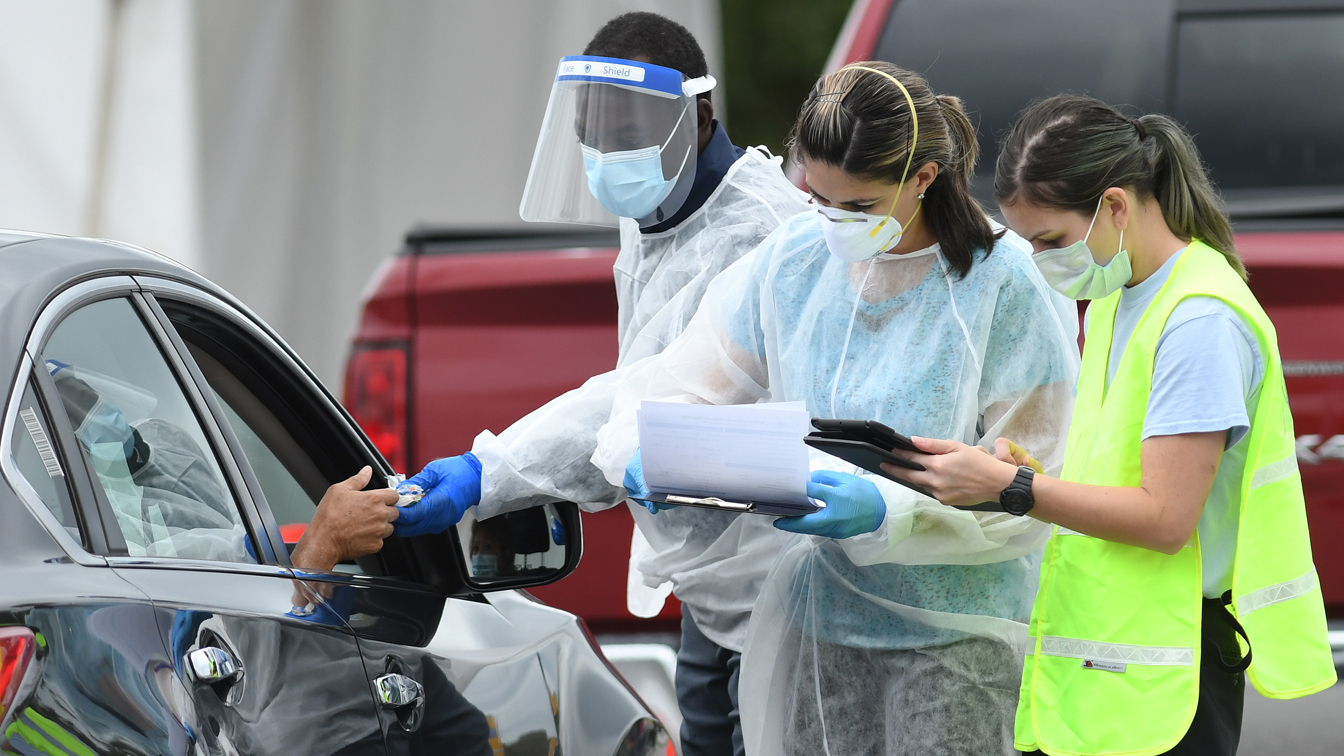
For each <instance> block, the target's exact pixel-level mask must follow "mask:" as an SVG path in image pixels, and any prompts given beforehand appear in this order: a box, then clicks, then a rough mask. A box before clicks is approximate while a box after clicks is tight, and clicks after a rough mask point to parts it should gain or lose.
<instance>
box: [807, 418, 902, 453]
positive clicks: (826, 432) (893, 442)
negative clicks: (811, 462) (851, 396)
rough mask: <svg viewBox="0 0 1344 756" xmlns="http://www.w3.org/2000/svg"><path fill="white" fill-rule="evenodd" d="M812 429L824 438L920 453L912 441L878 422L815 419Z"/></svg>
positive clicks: (813, 419) (889, 449)
mask: <svg viewBox="0 0 1344 756" xmlns="http://www.w3.org/2000/svg"><path fill="white" fill-rule="evenodd" d="M812 427H813V428H816V429H817V430H818V431H819V433H818V434H817V435H819V436H821V437H822V438H851V439H854V440H855V441H867V442H868V443H870V444H872V445H874V446H877V447H880V448H882V449H886V450H888V451H894V450H896V449H900V450H901V451H908V452H918V451H919V449H917V448H916V447H915V445H914V443H913V442H911V441H910V439H908V438H906V437H905V436H902V435H901V434H899V433H897V432H896V431H894V430H892V429H891V428H888V427H887V426H885V425H883V424H882V423H879V422H877V421H876V420H838V419H834V418H828V417H814V418H812Z"/></svg>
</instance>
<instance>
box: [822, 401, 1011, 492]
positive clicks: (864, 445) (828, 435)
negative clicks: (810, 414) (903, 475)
mask: <svg viewBox="0 0 1344 756" xmlns="http://www.w3.org/2000/svg"><path fill="white" fill-rule="evenodd" d="M812 427H813V428H816V429H817V430H816V431H815V432H813V433H809V434H808V435H807V436H805V437H804V438H803V443H805V444H807V445H808V446H811V447H812V448H814V449H819V450H821V451H824V452H826V453H827V454H830V455H831V456H833V457H839V458H840V459H843V460H845V461H846V462H848V463H850V464H851V465H854V466H856V467H860V468H862V469H864V470H867V471H868V472H870V473H873V474H874V475H881V476H882V477H884V478H886V479H887V480H890V481H893V482H895V483H899V484H901V485H903V486H905V487H906V488H909V489H910V490H912V491H915V492H916V493H920V494H923V495H925V496H928V497H929V498H930V499H932V498H934V496H933V494H931V493H929V492H928V491H926V490H925V489H924V488H923V487H922V486H919V485H917V484H915V483H911V482H910V481H908V480H901V479H900V478H898V477H896V476H895V475H892V474H891V473H889V472H887V471H886V470H883V469H882V467H881V465H882V463H883V462H886V463H888V464H892V465H896V466H898V467H904V468H906V469H907V470H919V471H923V470H924V466H923V465H921V464H919V463H918V462H911V461H910V460H908V459H906V458H905V457H901V456H897V455H896V454H894V453H893V451H894V450H896V449H900V450H901V451H908V452H918V451H919V449H918V448H917V447H916V446H915V445H914V443H913V442H911V441H910V439H908V438H906V437H905V436H903V435H901V434H900V433H897V432H896V431H894V430H892V429H891V428H888V427H887V426H885V425H883V424H882V423H879V422H877V421H876V420H837V419H831V418H822V417H814V418H812ZM957 509H963V510H967V511H971V512H1002V511H1003V505H1002V504H1000V503H999V502H997V501H986V502H982V503H980V504H976V505H974V506H970V507H957Z"/></svg>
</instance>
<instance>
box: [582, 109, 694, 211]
mask: <svg viewBox="0 0 1344 756" xmlns="http://www.w3.org/2000/svg"><path fill="white" fill-rule="evenodd" d="M685 117H686V111H685V110H682V112H681V116H679V117H678V119H677V124H674V125H673V127H672V133H671V134H669V135H668V141H669V142H670V141H671V140H672V135H675V134H676V133H677V128H676V126H677V125H679V124H680V123H681V118H685ZM692 146H693V145H687V147H686V154H685V155H683V156H682V159H681V165H680V166H678V167H677V171H676V173H674V174H673V175H672V176H671V177H670V178H663V150H665V149H667V142H664V143H663V144H662V145H661V146H659V145H654V146H652V147H643V148H640V149H638V150H618V151H615V152H598V151H597V149H596V148H594V147H589V146H588V145H579V147H580V149H581V150H582V151H583V170H584V172H586V173H587V174H588V191H590V192H592V193H593V196H594V197H596V198H597V201H598V202H600V203H601V204H602V207H605V208H606V209H608V210H610V211H611V212H612V213H613V214H615V215H619V216H621V217H622V218H636V219H638V218H645V217H648V216H649V215H652V214H653V211H654V210H657V209H658V205H660V204H662V202H663V200H665V199H667V197H668V195H670V194H672V189H673V188H675V187H676V185H677V179H678V178H679V177H680V176H681V172H682V170H683V169H684V168H685V167H686V161H687V160H688V159H689V158H690V156H691V147H692Z"/></svg>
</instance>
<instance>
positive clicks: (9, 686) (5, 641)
mask: <svg viewBox="0 0 1344 756" xmlns="http://www.w3.org/2000/svg"><path fill="white" fill-rule="evenodd" d="M36 646H37V637H36V635H35V634H34V633H33V631H32V630H29V629H28V628H26V627H0V722H3V721H4V720H5V715H6V714H8V713H9V707H10V706H11V705H13V703H14V696H15V695H17V694H18V692H19V686H21V685H23V674H24V672H26V671H27V670H28V663H29V662H31V661H32V660H33V653H34V650H35V648H36Z"/></svg>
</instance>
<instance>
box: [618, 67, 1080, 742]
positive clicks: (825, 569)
mask: <svg viewBox="0 0 1344 756" xmlns="http://www.w3.org/2000/svg"><path fill="white" fill-rule="evenodd" d="M792 150H793V154H794V156H795V159H797V160H799V162H800V164H801V166H802V168H803V170H804V173H805V176H806V180H807V184H808V187H809V189H810V190H811V193H812V196H813V200H814V203H815V205H816V207H814V208H813V209H811V210H808V211H806V212H804V213H801V214H799V215H796V216H794V217H793V218H791V219H789V220H787V221H785V223H784V224H783V225H782V226H781V227H780V228H778V229H777V230H776V231H775V232H774V233H773V234H771V235H770V236H769V237H768V238H767V239H766V240H765V242H764V243H763V244H762V245H761V246H760V247H758V248H757V249H756V250H755V251H753V252H751V253H750V254H748V255H747V256H746V257H744V258H743V259H741V260H740V261H738V262H737V263H735V264H734V265H733V266H732V267H730V268H729V269H728V270H726V271H725V272H724V273H722V274H720V276H719V277H718V278H717V279H715V281H714V282H713V283H712V284H711V285H710V288H709V290H708V292H707V293H706V295H705V298H704V299H703V300H702V303H701V306H700V308H699V310H698V311H697V312H696V315H695V317H694V318H693V319H692V321H691V323H690V325H689V326H688V328H687V330H686V331H685V332H684V333H683V334H682V335H681V336H680V337H679V338H678V339H677V340H676V341H675V342H673V343H672V344H671V345H670V346H669V347H668V349H667V350H666V351H664V352H663V353H662V354H661V355H659V356H658V357H657V358H654V359H652V360H650V361H648V362H646V363H644V364H642V365H641V366H639V368H638V369H637V370H635V371H632V373H631V375H629V376H628V377H627V379H626V380H625V381H624V382H623V383H622V385H621V387H620V389H619V391H618V396H617V401H616V404H615V405H614V407H613V412H612V418H611V421H610V422H609V423H608V424H607V425H606V426H605V427H604V428H603V429H602V430H601V431H600V432H599V434H598V436H599V444H598V450H597V453H596V454H595V455H594V457H593V461H594V462H595V463H596V464H598V466H599V467H601V468H602V469H603V470H604V472H605V474H606V475H607V478H608V480H610V481H612V482H613V483H615V482H618V481H622V480H623V479H625V478H626V476H627V474H628V476H629V481H630V482H629V483H628V484H627V487H628V488H633V489H638V488H641V487H642V486H643V483H642V475H641V472H640V470H639V465H638V459H639V457H638V455H637V454H636V451H637V449H636V446H637V444H638V434H637V430H636V423H635V410H636V408H637V407H638V404H639V402H640V400H643V399H655V400H671V401H684V402H696V403H708V404H720V405H723V404H748V403H755V402H762V401H803V402H805V403H806V405H807V408H808V411H809V412H810V413H811V414H812V415H813V416H817V417H832V418H861V419H867V420H876V421H879V422H882V423H884V424H886V425H888V426H890V427H892V428H894V429H896V430H898V431H900V432H902V433H906V434H909V433H917V434H923V433H926V432H927V431H928V430H931V429H939V433H940V434H943V435H946V436H949V437H955V438H958V439H960V440H962V441H964V442H966V443H971V444H975V443H979V442H980V441H981V439H982V438H989V439H993V438H995V437H996V436H998V435H1002V433H1003V432H1004V431H1005V429H1010V428H1011V429H1013V430H1014V432H1020V433H1022V434H1025V435H1026V436H1029V437H1031V438H1032V439H1033V442H1034V443H1039V444H1040V445H1041V448H1042V449H1047V450H1048V449H1055V450H1057V451H1055V452H1050V451H1043V452H1042V454H1041V455H1039V456H1041V457H1042V458H1043V459H1044V460H1045V462H1046V464H1047V466H1048V465H1052V464H1057V463H1058V461H1059V459H1060V457H1061V456H1062V449H1063V437H1064V435H1063V434H1064V428H1065V427H1066V425H1067V423H1068V399H1069V387H1070V386H1071V385H1072V382H1073V377H1074V374H1075V366H1076V362H1077V354H1076V351H1077V350H1076V347H1075V346H1074V345H1073V342H1072V340H1071V336H1070V333H1069V332H1068V330H1067V329H1066V328H1065V327H1064V325H1063V324H1062V323H1061V321H1060V319H1059V318H1058V316H1057V315H1056V309H1055V306H1054V304H1053V302H1052V296H1053V295H1052V293H1051V292H1050V290H1049V288H1048V287H1047V285H1046V283H1045V281H1044V280H1043V279H1042V278H1041V276H1040V274H1039V273H1038V272H1037V271H1036V269H1035V267H1034V266H1033V265H1032V264H1031V260H1030V257H1029V255H1028V253H1027V250H1026V245H1025V244H1024V243H1022V242H1021V240H1020V239H1017V238H1016V237H1014V236H1012V235H1010V234H1004V233H1003V232H1001V231H996V230H995V229H994V228H993V227H992V225H991V223H990V221H989V219H988V218H987V217H986V216H985V214H984V212H983V211H982V210H981V208H980V207H979V205H978V204H977V203H976V202H975V200H974V199H973V198H972V197H971V195H970V191H969V185H968V184H969V179H970V176H971V173H972V171H973V168H974V164H975V158H976V151H977V150H976V141H975V130H974V128H973V127H972V126H971V124H970V122H969V120H968V119H967V117H966V114H965V113H964V112H963V110H962V107H961V103H960V101H959V100H957V99H956V98H954V97H948V96H938V95H935V94H934V93H933V92H931V91H930V90H929V87H928V84H927V83H926V82H925V81H924V80H923V79H922V78H920V77H919V76H918V75H916V74H913V73H910V72H909V71H905V70H902V69H900V68H897V67H896V66H893V65H890V64H887V63H861V64H854V65H851V66H847V67H845V68H843V69H841V70H839V71H837V72H835V73H833V74H830V75H828V76H826V77H824V78H822V79H821V80H820V81H819V82H818V83H817V85H816V86H815V87H814V88H813V91H812V93H811V95H810V96H809V97H808V99H807V101H806V102H805V103H804V104H803V107H802V110H801V112H800V114H799V118H798V123H797V125H796V127H795V131H794V138H793V143H792ZM986 456H988V455H986ZM810 461H811V465H812V469H813V475H812V483H811V485H810V486H809V494H810V495H811V496H813V497H815V498H818V499H821V500H823V501H825V502H826V508H825V509H824V510H823V511H822V512H819V513H817V514H814V515H807V516H804V517H796V518H783V519H779V520H776V521H773V522H772V521H770V520H769V519H768V518H765V517H758V516H740V515H732V514H728V513H718V512H711V513H710V514H712V515H714V516H715V517H718V518H720V519H721V520H722V522H723V525H722V527H725V528H730V529H736V530H738V531H740V532H741V533H743V534H746V533H749V532H753V531H755V530H761V529H765V530H769V529H773V530H774V531H775V532H777V533H779V534H780V536H781V538H782V539H783V544H782V552H781V555H780V557H779V558H778V560H777V561H776V562H775V563H774V565H773V567H772V566H771V565H767V564H760V563H759V560H756V561H749V560H733V559H731V558H725V556H724V555H719V556H718V559H719V563H718V564H719V572H718V580H719V581H721V582H722V583H723V584H731V585H736V586H737V587H738V590H739V591H740V592H741V594H742V597H743V598H744V600H751V599H755V605H754V609H753V613H752V617H751V622H750V627H749V630H748V632H747V639H746V650H745V652H744V658H743V665H742V671H741V680H740V683H739V684H740V690H741V692H740V700H741V702H742V722H743V730H744V736H745V739H746V745H747V750H748V752H750V753H772V754H774V753H785V754H819V753H832V754H842V753H843V754H856V753H860V754H869V753H892V754H906V753H909V754H925V753H931V752H942V751H950V752H956V753H977V754H981V753H1007V752H1009V751H1010V750H1011V747H1012V716H1013V712H1014V710H1015V708H1016V685H1017V681H1018V679H1019V675H1020V671H1021V659H1022V651H1023V649H1024V644H1025V639H1026V624H1025V623H1026V620H1027V617H1028V611H1029V607H1030V602H1031V597H1032V592H1033V588H1034V583H1033V582H1032V581H1033V575H1034V572H1033V571H1034V569H1035V566H1036V563H1035V555H1036V553H1037V552H1038V550H1039V548H1040V545H1041V543H1042V542H1043V540H1044V537H1045V534H1046V533H1045V529H1044V527H1042V526H1040V525H1039V524H1037V523H1034V522H1031V521H1029V520H1023V519H1021V518H1015V517H1012V516H1010V515H1004V514H1001V513H995V514H980V513H969V512H962V511H958V510H955V509H953V508H950V507H946V506H943V505H941V504H939V503H938V502H936V501H934V500H932V499H930V498H928V497H925V496H922V495H920V494H917V493H915V492H914V491H912V490H911V489H909V488H906V487H903V486H901V485H898V484H896V483H894V482H892V481H890V480H887V479H885V478H882V477H880V476H876V475H872V474H869V473H865V472H864V471H862V470H860V469H859V468H856V467H853V466H850V465H848V464H846V463H844V462H842V461H841V460H839V459H837V458H834V457H831V456H829V455H825V454H822V453H820V452H812V453H811V457H810ZM705 512H706V510H689V509H683V508H673V509H668V510H664V511H659V512H657V513H653V512H647V513H646V512H644V511H636V513H635V514H636V517H637V518H638V519H639V520H641V528H643V529H644V530H645V532H647V533H650V540H651V541H653V540H654V539H655V538H662V539H666V540H669V541H672V540H675V539H677V538H686V537H689V536H690V535H692V534H693V533H694V531H695V528H697V527H702V526H703V521H704V519H705V517H706V515H705V514H704V513H705ZM646 524H647V527H646ZM721 542H722V541H721ZM656 545H657V544H655V546H656Z"/></svg>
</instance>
